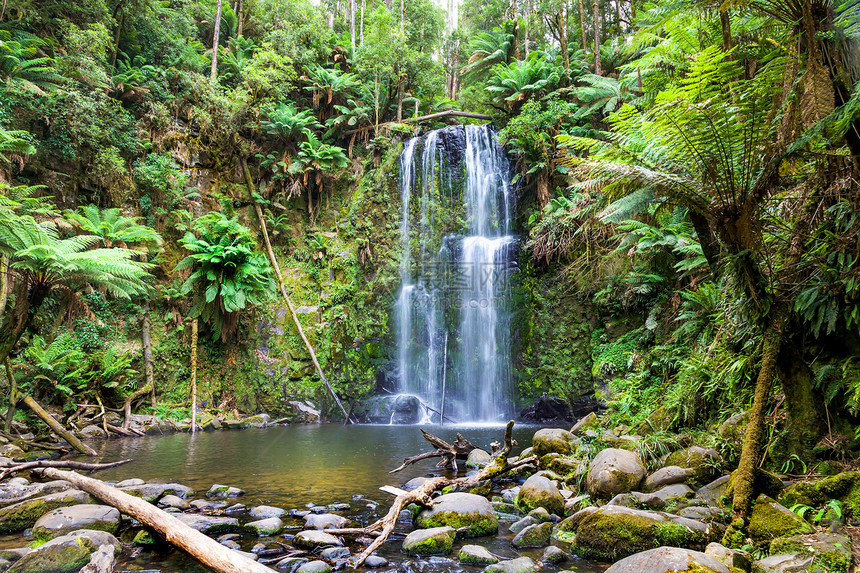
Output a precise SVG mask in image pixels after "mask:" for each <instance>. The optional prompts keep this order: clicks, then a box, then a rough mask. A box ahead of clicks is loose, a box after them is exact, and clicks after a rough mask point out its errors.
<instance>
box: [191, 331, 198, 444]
mask: <svg viewBox="0 0 860 573" xmlns="http://www.w3.org/2000/svg"><path fill="white" fill-rule="evenodd" d="M195 432H197V319H196V318H195V319H194V320H192V321H191V433H192V434H193V433H195Z"/></svg>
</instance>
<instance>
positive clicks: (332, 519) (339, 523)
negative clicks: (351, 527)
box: [304, 513, 349, 529]
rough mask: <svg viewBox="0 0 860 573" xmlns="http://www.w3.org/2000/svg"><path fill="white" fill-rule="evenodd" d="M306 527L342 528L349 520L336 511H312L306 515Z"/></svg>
mask: <svg viewBox="0 0 860 573" xmlns="http://www.w3.org/2000/svg"><path fill="white" fill-rule="evenodd" d="M304 520H305V527H307V528H309V529H341V528H343V527H346V526H347V524H349V520H348V519H347V518H345V517H343V516H341V515H337V514H334V513H322V514H316V513H311V514H309V515H306V516H305V517H304Z"/></svg>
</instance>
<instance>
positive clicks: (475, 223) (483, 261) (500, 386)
mask: <svg viewBox="0 0 860 573" xmlns="http://www.w3.org/2000/svg"><path fill="white" fill-rule="evenodd" d="M400 181H401V199H402V209H403V211H402V222H401V227H400V241H401V247H402V249H403V251H402V258H401V261H400V278H401V281H402V282H401V284H402V286H401V289H400V294H399V296H398V299H397V305H396V309H395V315H396V320H397V324H396V336H397V345H398V356H397V362H398V368H397V375H398V380H397V387H398V391H399V392H400V393H402V394H413V395H416V396H418V397H420V399H421V400H422V402H423V403H424V404H426V405H427V406H429V409H428V410H427V414H428V415H427V417H426V418H425V420H424V422H429V421H439V419H440V416H441V412H443V411H444V412H445V417H446V421H447V419H453V420H456V421H458V422H498V421H503V420H505V419H507V418H508V417H509V416H510V414H511V412H512V410H513V407H512V404H513V396H512V385H513V382H512V358H511V342H512V341H511V310H510V285H509V277H510V274H511V272H512V270H513V269H514V267H515V264H516V262H515V261H516V241H515V239H514V237H513V236H512V235H511V211H512V197H511V193H510V184H509V182H510V166H509V163H508V160H507V158H506V156H505V153H504V150H503V149H502V148H501V146H499V145H498V143H497V142H496V140H495V134H494V132H493V128H492V127H491V126H489V125H484V126H474V125H468V126H454V127H447V128H444V129H440V130H436V131H431V132H429V133H428V134H426V135H424V136H422V137H416V138H413V139H411V140H409V141H408V142H407V143H406V145H405V146H404V148H403V152H402V154H401V156H400ZM446 345H447V348H446Z"/></svg>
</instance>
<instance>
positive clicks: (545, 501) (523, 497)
mask: <svg viewBox="0 0 860 573" xmlns="http://www.w3.org/2000/svg"><path fill="white" fill-rule="evenodd" d="M515 503H516V505H517V507H519V508H520V509H521V510H522V511H525V512H529V511H531V510H533V509H536V508H538V507H542V508H544V509H545V510H547V511H548V512H549V513H554V514H556V515H564V498H563V497H562V496H561V493H560V492H559V491H558V487H557V486H556V485H555V484H554V483H553V482H552V481H551V480H549V479H548V478H546V477H544V476H539V475H533V476H531V477H530V478H528V479H527V480H526V481H525V483H524V484H523V485H522V486H521V487H520V491H519V493H518V494H517V498H516V502H515Z"/></svg>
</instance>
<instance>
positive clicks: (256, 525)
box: [245, 517, 284, 537]
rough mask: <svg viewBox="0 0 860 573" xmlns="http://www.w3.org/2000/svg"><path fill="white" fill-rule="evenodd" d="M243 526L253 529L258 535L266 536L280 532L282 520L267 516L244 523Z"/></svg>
mask: <svg viewBox="0 0 860 573" xmlns="http://www.w3.org/2000/svg"><path fill="white" fill-rule="evenodd" d="M245 528H246V529H249V530H251V531H253V532H254V533H256V534H257V535H258V536H260V537H267V536H269V535H277V534H278V533H280V532H281V530H282V529H283V528H284V522H283V521H281V519H280V518H278V517H267V518H266V519H260V520H258V521H250V522H248V523H246V524H245Z"/></svg>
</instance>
